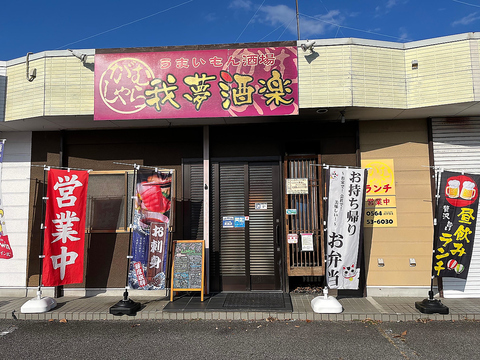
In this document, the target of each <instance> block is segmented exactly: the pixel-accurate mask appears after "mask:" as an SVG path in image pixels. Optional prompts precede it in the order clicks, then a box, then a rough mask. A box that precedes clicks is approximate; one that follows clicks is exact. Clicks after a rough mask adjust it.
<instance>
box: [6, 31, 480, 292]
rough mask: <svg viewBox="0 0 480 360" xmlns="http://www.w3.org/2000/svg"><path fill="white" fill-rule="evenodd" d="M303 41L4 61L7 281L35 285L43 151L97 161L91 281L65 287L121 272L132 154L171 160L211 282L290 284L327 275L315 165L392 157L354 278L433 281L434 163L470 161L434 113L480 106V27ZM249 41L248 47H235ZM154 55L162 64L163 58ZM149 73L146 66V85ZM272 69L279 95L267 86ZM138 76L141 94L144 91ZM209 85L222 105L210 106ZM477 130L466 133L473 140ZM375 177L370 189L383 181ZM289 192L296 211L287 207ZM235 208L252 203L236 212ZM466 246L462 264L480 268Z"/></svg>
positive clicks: (90, 287) (11, 287)
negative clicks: (306, 247)
mask: <svg viewBox="0 0 480 360" xmlns="http://www.w3.org/2000/svg"><path fill="white" fill-rule="evenodd" d="M302 44H305V42H302V41H300V42H298V43H297V42H282V43H261V44H260V43H258V44H236V45H232V44H230V45H212V46H202V47H199V46H192V47H169V48H135V49H101V50H100V49H97V50H78V51H76V52H75V53H72V52H70V51H47V52H44V53H39V54H33V55H30V56H28V57H27V58H21V59H15V60H10V61H6V62H3V63H0V80H1V79H2V76H3V78H6V79H7V80H8V81H6V82H4V83H5V85H3V86H4V88H5V86H6V91H5V93H6V96H5V97H4V98H5V106H4V107H3V108H4V115H2V116H3V118H4V121H3V122H2V123H0V130H1V131H2V135H1V138H4V139H6V143H5V157H4V162H3V172H2V190H3V199H2V200H3V202H4V206H5V222H6V226H7V229H8V233H9V236H10V244H11V246H12V249H13V254H14V256H13V258H11V259H0V289H1V291H2V293H12V294H13V293H15V294H19V295H25V294H26V292H27V291H28V290H29V289H35V288H36V286H38V281H39V259H38V255H39V253H40V239H41V230H40V228H41V223H42V218H41V217H42V215H41V207H42V201H41V198H42V192H41V190H42V184H43V175H44V174H43V173H44V169H43V165H49V166H59V167H69V168H81V169H91V170H92V172H91V174H90V182H89V195H88V196H89V198H88V199H89V200H88V201H89V203H88V204H89V205H88V206H89V208H88V209H90V210H87V229H86V248H85V254H86V256H85V258H86V260H85V276H84V282H83V283H81V284H75V285H68V286H65V287H63V288H62V289H56V292H57V295H58V294H61V293H63V294H65V295H75V294H85V293H88V294H93V293H105V292H108V293H113V292H115V291H118V292H121V291H122V289H123V287H124V286H125V279H126V269H127V265H126V261H127V259H126V256H127V254H128V252H129V229H128V225H129V216H130V214H131V208H132V201H131V197H132V196H133V191H132V186H131V185H132V182H133V166H132V165H133V164H137V165H142V166H147V167H155V168H163V169H170V170H172V172H173V173H174V183H175V184H174V185H175V186H174V189H175V191H174V195H173V197H174V200H173V204H174V205H173V208H172V209H173V210H172V211H173V213H174V216H173V220H172V222H171V223H170V231H171V236H172V238H173V240H180V239H183V240H187V239H192V240H193V239H205V240H206V247H207V254H208V255H207V258H208V261H207V263H208V265H207V267H208V269H207V270H206V274H207V279H206V280H207V284H208V285H207V287H208V289H209V291H211V292H218V291H272V290H275V291H283V292H286V291H291V290H293V289H294V288H295V287H296V286H298V285H300V284H307V283H308V284H319V285H320V284H321V283H322V282H321V281H322V277H323V276H324V275H325V263H324V255H325V254H324V250H323V246H322V242H323V240H322V233H323V230H324V228H323V221H324V217H325V214H324V212H323V206H322V202H323V196H324V193H323V180H324V179H323V177H324V173H323V171H322V169H323V167H324V166H323V165H330V166H331V165H339V166H350V167H360V166H364V167H371V168H374V167H375V164H378V163H382V164H387V165H388V168H389V169H390V170H391V173H390V175H389V176H390V180H391V181H392V183H390V184H389V186H388V187H387V188H384V187H383V185H382V188H383V189H386V190H385V191H384V192H383V193H382V194H381V195H382V196H380V198H381V199H382V202H381V204H377V205H375V204H374V203H372V204H373V205H372V207H371V208H367V212H368V214H367V216H366V218H365V227H364V243H363V255H362V258H363V262H362V264H361V265H360V269H361V271H362V274H363V277H362V280H361V287H360V289H359V290H358V291H357V292H355V294H356V295H363V296H365V295H368V296H393V295H395V296H420V297H424V296H426V294H427V291H428V289H429V287H430V274H431V264H432V239H433V203H432V199H433V198H434V197H433V193H434V181H432V173H431V166H433V165H434V164H435V165H437V164H440V163H439V161H440V162H441V161H444V162H445V161H446V162H447V163H445V165H441V166H445V167H448V168H450V169H452V168H453V169H454V168H455V166H454V164H457V165H458V164H461V163H460V162H457V160H458V159H457V156H456V155H455V156H453V155H452V157H450V158H448V159H447V158H446V157H444V158H442V157H441V155H440V154H441V153H442V151H443V154H448V153H454V154H457V152H454V151H452V150H451V147H448V146H447V144H449V143H450V142H451V140H452V138H451V137H450V136H449V132H450V128H448V129H447V130H441V127H440V125H438V124H439V123H440V122H442V121H443V122H445V121H446V122H447V123H448V124H450V123H456V124H465V122H467V123H468V124H475V122H476V119H475V117H476V116H477V115H478V111H477V110H478V108H477V107H478V99H477V97H478V89H479V88H480V87H479V85H480V83H478V81H479V78H478V70H479V65H480V64H479V63H478V61H479V60H478V59H479V56H478V55H479V51H478V44H479V38H478V36H477V35H476V34H462V35H456V36H450V37H446V38H439V39H431V40H425V41H418V42H412V43H406V44H398V43H389V42H379V41H370V40H362V39H328V40H316V41H315V45H314V46H313V48H312V49H307V48H306V49H305V50H304V49H303V48H302V46H301V45H302ZM222 54H226V55H222ZM252 54H253V55H256V60H251V59H250V58H245V57H243V56H244V55H248V56H250V55H252ZM267 54H273V55H268V56H267ZM74 55H78V57H77V56H74ZM81 55H85V57H82V56H81ZM222 56H224V57H222ZM235 56H239V57H238V58H237V57H235ZM214 58H215V59H217V60H216V61H219V60H218V59H220V58H222V59H223V62H222V63H221V64H220V63H216V62H215V61H213V62H211V61H210V60H211V59H214ZM242 59H245V61H247V63H246V64H242ZM249 59H250V60H249ZM272 59H274V62H273V63H272V62H271V61H272ZM229 61H230V63H229V64H228V66H227V65H226V63H227V62H229ZM248 61H254V62H253V63H251V62H248ZM262 61H263V63H262ZM269 61H270V62H269ZM122 62H123V63H122ZM202 62H205V63H207V64H202ZM259 62H260V64H259ZM208 64H210V65H211V66H212V68H213V67H215V64H217V65H219V66H218V69H219V71H218V72H217V73H216V76H217V78H216V79H215V80H216V82H215V83H214V85H212V86H211V87H207V88H204V89H203V90H204V92H203V95H204V97H203V100H198V98H197V99H195V98H194V97H193V96H190V97H189V96H188V94H187V95H186V96H185V94H186V93H187V92H186V91H184V92H183V94H181V93H180V92H179V93H177V94H174V91H173V90H176V89H182V86H187V88H188V87H189V86H190V89H192V86H194V84H193V82H194V81H197V82H196V85H197V86H199V85H200V83H199V82H198V81H199V79H201V78H203V81H204V82H202V83H201V84H202V85H205V84H206V81H207V78H208V76H209V75H211V73H208V72H207V71H206V70H196V69H197V68H198V69H204V68H202V66H207V65H208ZM188 66H189V67H188ZM242 66H244V67H248V69H250V70H251V71H250V70H249V71H246V70H245V68H243V70H242ZM255 66H259V70H258V72H259V73H260V74H261V75H258V73H256V71H257V70H255V69H256V68H255ZM119 68H122V69H130V70H132V71H131V72H130V73H129V79H130V80H131V83H132V84H133V85H132V87H131V88H130V89H129V90H128V91H129V92H128V96H127V92H126V88H125V87H123V88H111V86H112V84H118V83H119V82H115V81H116V79H118V75H119V73H118V72H115V71H116V70H118V69H119ZM140 68H141V69H142V70H140ZM26 69H28V70H27V74H28V76H27V78H26ZM32 69H36V70H35V72H33V70H32ZM158 69H162V70H163V69H170V70H168V71H167V70H166V71H165V72H163V73H161V74H164V75H162V76H159V72H158ZM232 69H233V70H232ZM220 70H221V71H223V73H222V72H221V71H220ZM2 71H3V73H2ZM142 71H143V73H142ZM149 71H150V72H149ZM209 71H210V70H209ZM212 71H213V70H212ZM242 71H243V72H242ZM127 72H128V71H127ZM225 73H227V74H225ZM237 73H238V74H240V75H241V76H243V77H241V76H240V77H235V76H234V74H237ZM2 74H3V75H2ZM132 74H133V75H132ZM229 75H230V77H229ZM125 76H126V75H125ZM135 76H137V77H135ZM142 76H144V77H145V79H146V78H148V77H149V76H150V78H148V80H149V81H148V83H149V84H150V85H151V88H149V89H148V90H149V92H148V93H147V91H145V89H144V88H142V86H144V84H145V82H144V81H143V80H142V81H140V79H141V77H142ZM245 76H250V78H245ZM154 78H155V79H157V81H156V82H155V83H154V85H152V81H155V80H154ZM145 79H144V80H145ZM259 80H262V81H259ZM211 81H213V79H212V80H211ZM219 82H223V83H224V84H226V86H223V85H220V84H219ZM212 84H213V82H212ZM279 84H281V85H282V86H283V88H282V89H283V92H282V96H279V92H275V91H273V89H274V88H275V89H277V90H278V89H279ZM0 86H1V82H0ZM135 86H138V87H139V88H138V89H137V88H136V87H135ZM241 86H243V91H245V93H244V95H245V96H247V95H248V94H249V92H250V94H258V96H259V97H260V96H263V100H262V101H263V103H260V102H256V103H255V104H254V105H253V104H251V103H247V102H248V101H247V100H246V98H240V97H238V98H237V99H236V101H237V103H236V106H230V105H229V104H228V103H227V102H226V101H227V100H232V99H233V96H234V95H235V94H234V92H233V90H235V89H237V91H238V92H239V91H240V88H241ZM269 86H270V87H269ZM134 89H136V90H134ZM110 90H112V91H111V92H110ZM222 90H223V91H224V92H223V95H222ZM135 91H138V93H135ZM139 93H140V94H141V95H142V96H143V98H142V99H141V101H143V103H136V102H135V101H137V100H138V99H140V97H137V96H136V94H139ZM207 93H209V94H210V95H208V94H207ZM1 94H2V91H1V90H0V95H1ZM112 94H113V95H112ZM122 94H123V95H124V97H123V98H122V99H120V97H122ZM205 94H207V95H205ZM237 95H239V94H238V93H237ZM268 95H270V97H269V96H268ZM215 96H216V98H217V100H218V101H217V105H216V108H213V109H211V108H208V111H204V112H202V111H203V110H204V109H207V106H206V105H205V104H207V101H209V100H213V99H214V98H215ZM210 97H211V98H210ZM269 100H270V101H269ZM1 101H2V97H1V96H0V104H1ZM138 101H140V100H138ZM238 101H247V102H246V103H240V102H238ZM118 104H122V105H121V106H124V107H123V108H122V107H121V106H120V107H119V106H117V105H118ZM139 104H140V105H139ZM145 104H147V105H145ZM176 105H178V107H176ZM234 105H235V104H234ZM129 106H130V107H129ZM229 106H230V107H229ZM140 108H141V110H138V109H140ZM194 108H195V109H194ZM0 109H1V108H0ZM0 114H1V113H0ZM442 119H443V120H442ZM445 119H447V120H445ZM460 126H463V125H460ZM472 126H473V125H472ZM464 129H467V128H464ZM468 129H470V128H468ZM468 133H471V131H470V130H468V131H467V130H465V131H464V135H465V136H467V134H468ZM442 134H443V135H442ZM459 141H460V140H459ZM474 142H475V141H472V142H464V143H457V145H460V146H462V149H463V150H462V151H466V150H465V149H468V150H469V151H471V152H472V153H475V151H476V150H475V145H474ZM473 157H474V156H473ZM477 157H478V156H477ZM442 159H443V160H442ZM441 164H444V163H441ZM450 165H452V166H450ZM458 166H460V167H462V166H463V165H458ZM458 166H457V167H458ZM475 169H477V172H478V167H477V168H474V167H473V168H472V171H475ZM377 175H378V174H377ZM374 177H375V175H373V174H372V179H373V178H374ZM287 178H289V179H291V178H308V179H309V181H308V187H309V188H308V190H309V191H308V194H306V195H287V194H286V191H285V181H286V180H285V179H287ZM377 180H378V179H377ZM378 181H380V180H378ZM378 184H379V183H378ZM374 186H375V185H372V187H371V189H370V190H371V191H372V193H370V194H368V193H367V200H368V199H369V198H370V199H371V200H372V201H374V200H375V199H376V198H377V197H378V196H379V195H380V193H373V192H375V191H378V190H380V188H378V189H376V188H374ZM119 199H120V200H119ZM97 200H112V201H113V200H115V201H117V202H116V203H115V204H118V206H117V207H116V210H115V212H114V214H113V215H115V217H114V220H113V222H112V220H110V221H107V220H106V218H105V219H104V218H101V217H99V216H98V215H97V214H95V213H94V205H93V204H94V203H95V201H97ZM291 209H295V210H296V213H295V214H292V213H289V214H288V215H287V210H291ZM381 212H382V214H383V215H382V214H381ZM385 214H388V215H385ZM110 215H112V214H110ZM236 217H237V218H240V220H242V221H239V223H238V224H233V225H232V226H230V225H231V224H230V223H229V221H230V218H234V219H235V218H236ZM99 219H100V220H101V221H100V220H99ZM237 225H238V226H237ZM302 233H309V234H313V239H314V251H308V252H306V251H301V250H302V249H301V248H300V244H299V243H298V242H297V243H293V242H288V241H287V238H288V235H289V234H297V235H299V234H302ZM477 233H478V232H477ZM477 242H478V241H477ZM476 248H478V246H477V247H476ZM473 256H474V257H473V259H475V256H477V255H475V247H474V255H473ZM473 263H474V261H472V270H471V271H472V278H471V279H469V280H468V281H470V280H471V281H472V282H473V283H477V282H478V283H479V284H478V286H480V280H475V269H474V267H473ZM12 274H15V276H12ZM468 281H467V282H468ZM443 285H444V288H443V290H444V294H445V296H448V295H449V294H450V295H452V296H457V295H458V294H457V295H455V294H454V293H452V292H451V291H450V288H451V287H452V286H453V285H449V282H448V281H445V282H444V284H443ZM469 286H470V285H469ZM472 286H473V287H474V288H475V286H476V284H474V285H472ZM457 288H458V286H457ZM468 288H470V287H468ZM465 289H467V288H465ZM47 290H48V291H52V292H53V291H54V289H47ZM139 291H141V290H139ZM456 291H457V293H458V292H459V293H462V294H463V293H465V292H466V290H462V289H461V286H460V290H456ZM154 293H155V294H157V292H154ZM348 294H352V292H350V293H348ZM348 294H347V295H348ZM469 294H471V295H473V296H478V294H480V292H477V293H475V291H473V292H469ZM475 294H476V295H475Z"/></svg>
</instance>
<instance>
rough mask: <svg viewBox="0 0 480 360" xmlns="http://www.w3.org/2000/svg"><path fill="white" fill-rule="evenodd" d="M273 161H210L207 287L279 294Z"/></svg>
mask: <svg viewBox="0 0 480 360" xmlns="http://www.w3.org/2000/svg"><path fill="white" fill-rule="evenodd" d="M280 184H281V183H280V166H279V163H278V162H254V161H239V162H213V163H212V182H211V190H212V191H211V204H212V211H211V219H212V228H211V246H212V250H213V256H212V257H211V258H210V261H211V267H210V269H211V280H212V287H213V288H217V289H218V290H221V291H250V290H281V289H282V281H281V239H280V237H281V230H282V226H281V210H280V206H281V195H280V194H281V193H280V188H281V186H280Z"/></svg>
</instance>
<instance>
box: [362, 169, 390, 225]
mask: <svg viewBox="0 0 480 360" xmlns="http://www.w3.org/2000/svg"><path fill="white" fill-rule="evenodd" d="M362 168H365V169H367V170H368V178H367V191H366V193H367V194H366V198H365V222H364V226H365V227H396V226H397V201H396V196H395V176H394V168H393V159H378V160H377V159H375V160H371V159H367V160H362Z"/></svg>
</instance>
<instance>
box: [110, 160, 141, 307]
mask: <svg viewBox="0 0 480 360" xmlns="http://www.w3.org/2000/svg"><path fill="white" fill-rule="evenodd" d="M133 168H134V170H133V180H132V183H133V185H132V188H133V192H132V194H133V195H132V213H131V214H130V231H129V235H128V254H129V255H127V283H126V285H125V292H124V293H123V299H122V300H120V301H119V302H118V303H116V304H115V305H113V306H112V307H110V314H112V315H119V316H121V315H130V316H135V315H136V314H137V311H139V310H140V308H141V307H142V304H140V303H139V302H135V301H133V300H132V299H130V298H129V297H128V288H129V284H128V274H129V273H130V259H131V258H132V256H131V251H132V228H133V213H134V210H135V199H134V197H135V184H136V181H137V165H136V164H135V165H134V166H133ZM125 200H127V199H125Z"/></svg>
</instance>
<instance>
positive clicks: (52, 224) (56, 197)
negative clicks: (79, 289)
mask: <svg viewBox="0 0 480 360" xmlns="http://www.w3.org/2000/svg"><path fill="white" fill-rule="evenodd" d="M87 186H88V171H73V170H70V171H68V170H59V169H50V170H49V171H48V187H47V205H46V213H45V230H44V231H45V233H44V234H45V240H44V255H45V258H44V259H43V278H42V283H43V286H59V285H66V284H77V283H81V282H83V259H84V248H85V245H84V244H85V212H86V202H87Z"/></svg>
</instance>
